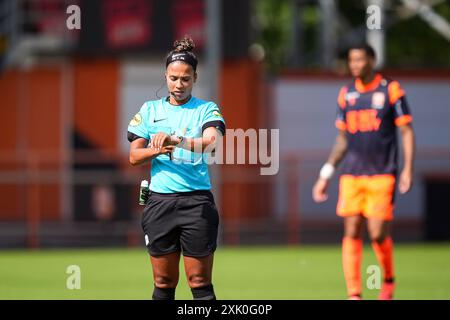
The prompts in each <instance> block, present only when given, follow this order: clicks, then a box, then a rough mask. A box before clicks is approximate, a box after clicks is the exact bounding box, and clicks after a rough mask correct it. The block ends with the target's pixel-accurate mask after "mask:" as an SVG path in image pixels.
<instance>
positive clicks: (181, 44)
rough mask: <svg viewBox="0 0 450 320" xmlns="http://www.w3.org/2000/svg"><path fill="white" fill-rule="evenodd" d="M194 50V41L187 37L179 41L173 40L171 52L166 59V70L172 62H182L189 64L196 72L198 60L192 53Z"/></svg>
mask: <svg viewBox="0 0 450 320" xmlns="http://www.w3.org/2000/svg"><path fill="white" fill-rule="evenodd" d="M194 48H195V44H194V41H193V40H192V39H191V38H190V37H188V36H184V38H183V39H181V40H175V42H174V43H173V50H172V51H170V52H169V54H168V55H167V58H166V68H167V66H168V65H169V64H170V63H172V62H174V61H183V62H186V63H188V64H190V65H191V66H192V68H193V69H194V71H196V70H197V63H198V60H197V56H196V55H195V54H194V53H193V52H192V50H193V49H194Z"/></svg>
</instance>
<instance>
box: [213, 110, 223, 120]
mask: <svg viewBox="0 0 450 320" xmlns="http://www.w3.org/2000/svg"><path fill="white" fill-rule="evenodd" d="M212 114H213V115H214V116H216V117H219V118H223V116H222V114H221V113H220V111H219V110H214V111H213V112H212Z"/></svg>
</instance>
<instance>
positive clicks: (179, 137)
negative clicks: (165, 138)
mask: <svg viewBox="0 0 450 320" xmlns="http://www.w3.org/2000/svg"><path fill="white" fill-rule="evenodd" d="M177 138H178V139H179V140H180V142H178V143H177V147H179V146H181V145H183V142H184V137H183V136H177Z"/></svg>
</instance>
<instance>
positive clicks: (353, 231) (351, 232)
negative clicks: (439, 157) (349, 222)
mask: <svg viewBox="0 0 450 320" xmlns="http://www.w3.org/2000/svg"><path fill="white" fill-rule="evenodd" d="M344 233H345V234H344V236H345V237H346V238H351V239H354V240H359V239H361V231H360V230H359V228H358V227H356V226H355V227H350V228H349V227H348V228H346V229H345V232H344Z"/></svg>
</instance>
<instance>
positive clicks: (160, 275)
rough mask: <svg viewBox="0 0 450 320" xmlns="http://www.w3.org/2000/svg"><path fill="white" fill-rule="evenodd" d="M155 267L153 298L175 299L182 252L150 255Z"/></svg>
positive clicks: (153, 267)
mask: <svg viewBox="0 0 450 320" xmlns="http://www.w3.org/2000/svg"><path fill="white" fill-rule="evenodd" d="M150 260H151V263H152V269H153V282H154V284H155V287H154V289H153V296H152V298H153V300H174V299H175V288H176V287H177V284H178V279H179V264H180V253H179V252H174V253H170V254H166V255H162V256H157V257H153V256H151V257H150Z"/></svg>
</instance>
